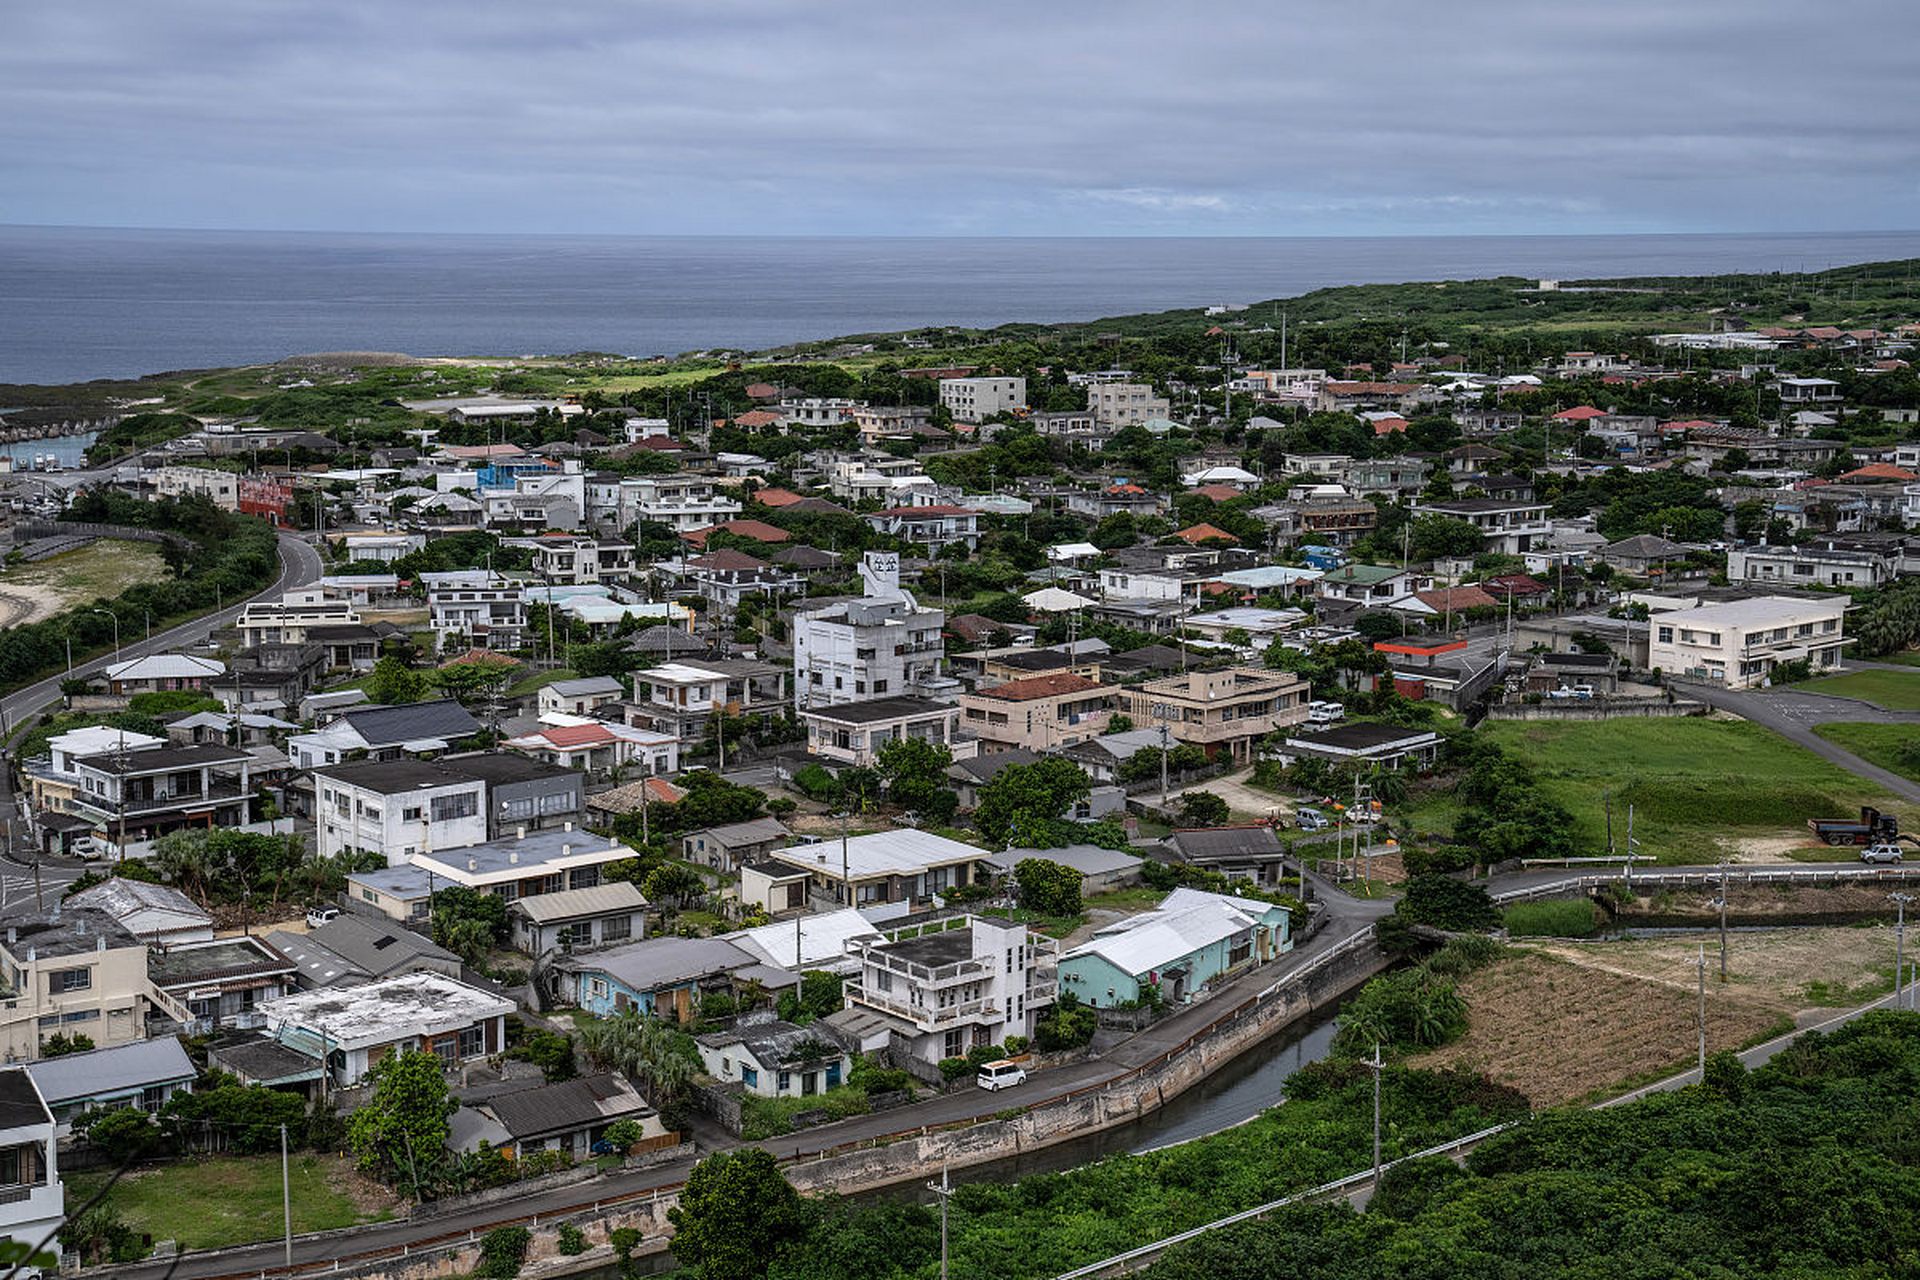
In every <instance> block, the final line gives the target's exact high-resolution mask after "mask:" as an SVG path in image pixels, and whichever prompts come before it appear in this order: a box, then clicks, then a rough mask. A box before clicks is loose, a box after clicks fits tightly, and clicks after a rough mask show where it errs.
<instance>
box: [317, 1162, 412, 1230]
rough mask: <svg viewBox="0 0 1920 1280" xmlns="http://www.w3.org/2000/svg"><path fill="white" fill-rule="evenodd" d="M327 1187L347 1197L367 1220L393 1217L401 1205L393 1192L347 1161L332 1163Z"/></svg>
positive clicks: (355, 1209) (356, 1210)
mask: <svg viewBox="0 0 1920 1280" xmlns="http://www.w3.org/2000/svg"><path fill="white" fill-rule="evenodd" d="M327 1185H328V1186H329V1187H331V1188H333V1189H334V1190H335V1191H337V1192H339V1193H340V1194H341V1195H343V1196H345V1197H346V1198H347V1200H348V1201H349V1202H350V1203H351V1204H352V1205H353V1209H354V1212H355V1213H357V1214H359V1215H360V1216H361V1217H362V1218H365V1219H376V1218H387V1217H391V1216H392V1215H393V1213H394V1211H395V1210H396V1209H397V1208H398V1207H399V1205H400V1198H399V1197H398V1196H396V1195H394V1194H393V1192H392V1190H390V1189H389V1188H387V1187H385V1186H382V1185H381V1184H380V1183H378V1182H375V1181H374V1180H373V1179H372V1178H369V1177H367V1176H366V1175H365V1174H363V1173H361V1172H360V1171H359V1170H358V1169H356V1168H354V1167H353V1165H352V1163H351V1162H350V1161H347V1160H337V1161H331V1162H330V1166H329V1168H328V1169H327Z"/></svg>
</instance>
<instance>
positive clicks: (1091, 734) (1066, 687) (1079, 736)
mask: <svg viewBox="0 0 1920 1280" xmlns="http://www.w3.org/2000/svg"><path fill="white" fill-rule="evenodd" d="M1114 692H1115V691H1114V690H1113V689H1111V688H1109V687H1107V686H1105V685H1103V684H1101V683H1100V682H1099V681H1098V680H1089V679H1087V678H1086V677H1085V676H1078V675H1074V674H1073V673H1072V672H1062V673H1059V674H1057V675H1045V676H1032V677H1030V678H1028V679H1025V680H1015V681H1012V682H1011V683H1009V684H1002V685H996V686H994V687H992V688H989V689H982V690H980V691H979V692H978V693H963V694H961V695H960V710H961V713H962V720H961V723H962V725H963V726H964V727H965V728H966V729H967V730H968V731H969V732H971V733H973V734H974V735H975V736H976V737H978V738H979V739H980V750H981V751H982V752H983V753H988V754H991V753H994V752H1000V751H1011V750H1013V749H1014V748H1015V747H1025V748H1027V749H1028V750H1029V751H1039V752H1048V751H1052V750H1055V749H1056V748H1059V747H1066V746H1071V745H1073V744H1074V743H1076V742H1085V741H1086V740H1087V739H1088V738H1097V737H1099V736H1100V735H1101V734H1103V733H1105V732H1106V731H1107V721H1109V720H1111V719H1112V718H1113V707H1114Z"/></svg>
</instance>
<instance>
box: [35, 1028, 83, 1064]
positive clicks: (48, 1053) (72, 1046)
mask: <svg viewBox="0 0 1920 1280" xmlns="http://www.w3.org/2000/svg"><path fill="white" fill-rule="evenodd" d="M91 1048H93V1037H92V1036H90V1035H88V1034H87V1033H86V1032H84V1031H75V1032H73V1033H72V1034H71V1035H69V1034H67V1033H66V1032H64V1031H56V1032H54V1033H53V1034H52V1035H50V1036H48V1037H47V1039H46V1043H45V1044H42V1045H41V1046H40V1056H41V1057H43V1058H63V1057H65V1056H66V1055H67V1054H69V1053H85V1052H86V1051H87V1050H89V1049H91Z"/></svg>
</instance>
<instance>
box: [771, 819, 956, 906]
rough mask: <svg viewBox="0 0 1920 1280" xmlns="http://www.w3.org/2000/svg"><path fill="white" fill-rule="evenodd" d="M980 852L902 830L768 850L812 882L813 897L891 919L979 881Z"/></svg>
mask: <svg viewBox="0 0 1920 1280" xmlns="http://www.w3.org/2000/svg"><path fill="white" fill-rule="evenodd" d="M985 856H986V854H985V852H984V851H983V850H980V849H977V848H975V847H974V846H973V845H970V844H962V843H960V842H959V841H958V840H949V839H948V838H947V837H945V836H940V835H935V834H934V833H933V832H931V831H921V830H918V829H915V828H911V827H906V828H901V829H899V830H895V831H881V832H877V833H875V834H873V835H865V836H852V837H850V838H847V839H843V840H826V841H822V842H820V843H818V844H803V845H788V846H786V847H783V848H777V849H770V850H768V851H767V854H766V858H767V861H768V862H771V863H779V864H781V865H783V866H787V867H791V868H794V869H796V870H799V871H803V872H806V873H807V874H808V875H810V876H811V877H812V883H811V886H810V887H811V890H812V893H813V896H814V897H816V898H819V899H822V900H824V901H826V902H831V903H833V904H836V905H838V906H852V907H857V908H859V909H860V910H862V911H864V912H867V914H868V917H869V918H870V919H874V920H879V919H891V918H893V917H894V916H898V915H903V914H905V913H906V912H908V911H911V910H915V909H917V908H921V907H925V906H929V905H931V904H932V903H933V901H934V899H935V898H937V897H939V896H940V895H941V894H943V893H945V892H946V891H947V890H949V889H958V888H963V887H965V886H967V885H970V884H978V883H980V882H981V879H982V877H983V875H984V874H985V873H984V870H983V867H982V864H981V860H982V859H983V858H984V857H985Z"/></svg>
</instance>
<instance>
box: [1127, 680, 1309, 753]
mask: <svg viewBox="0 0 1920 1280" xmlns="http://www.w3.org/2000/svg"><path fill="white" fill-rule="evenodd" d="M1311 699H1312V693H1311V691H1310V690H1309V689H1308V686H1307V682H1306V681H1305V680H1302V679H1301V678H1300V677H1299V676H1297V675H1295V674H1294V673H1292V672H1290V671H1267V670H1264V669H1262V668H1260V667H1229V668H1227V669H1226V670H1224V671H1195V672H1192V673H1191V674H1188V675H1182V676H1169V677H1167V678H1166V679H1164V680H1149V681H1147V683H1145V684H1143V685H1139V686H1137V687H1135V688H1131V689H1123V690H1121V691H1120V709H1121V710H1122V711H1124V712H1125V713H1126V714H1127V715H1128V716H1130V717H1132V719H1133V723H1134V727H1135V728H1139V729H1157V728H1159V727H1160V726H1162V725H1165V726H1166V727H1167V730H1168V732H1169V735H1170V736H1171V737H1172V739H1173V740H1174V741H1175V742H1180V743H1185V744H1187V745H1190V746H1196V747H1200V748H1203V749H1204V750H1205V751H1206V753H1207V755H1208V757H1209V758H1211V757H1213V756H1216V755H1218V754H1220V753H1221V752H1222V751H1224V752H1226V753H1227V754H1228V755H1229V756H1230V757H1231V758H1232V759H1233V760H1234V761H1235V762H1236V763H1246V762H1249V761H1251V760H1252V759H1253V753H1254V750H1255V749H1256V748H1257V747H1258V746H1259V743H1260V739H1262V738H1264V737H1266V736H1267V735H1268V734H1269V733H1272V732H1273V731H1274V730H1275V729H1284V728H1288V727H1290V726H1292V725H1296V724H1300V723H1302V722H1304V721H1305V720H1306V718H1307V703H1308V702H1309V701H1310V700H1311Z"/></svg>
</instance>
